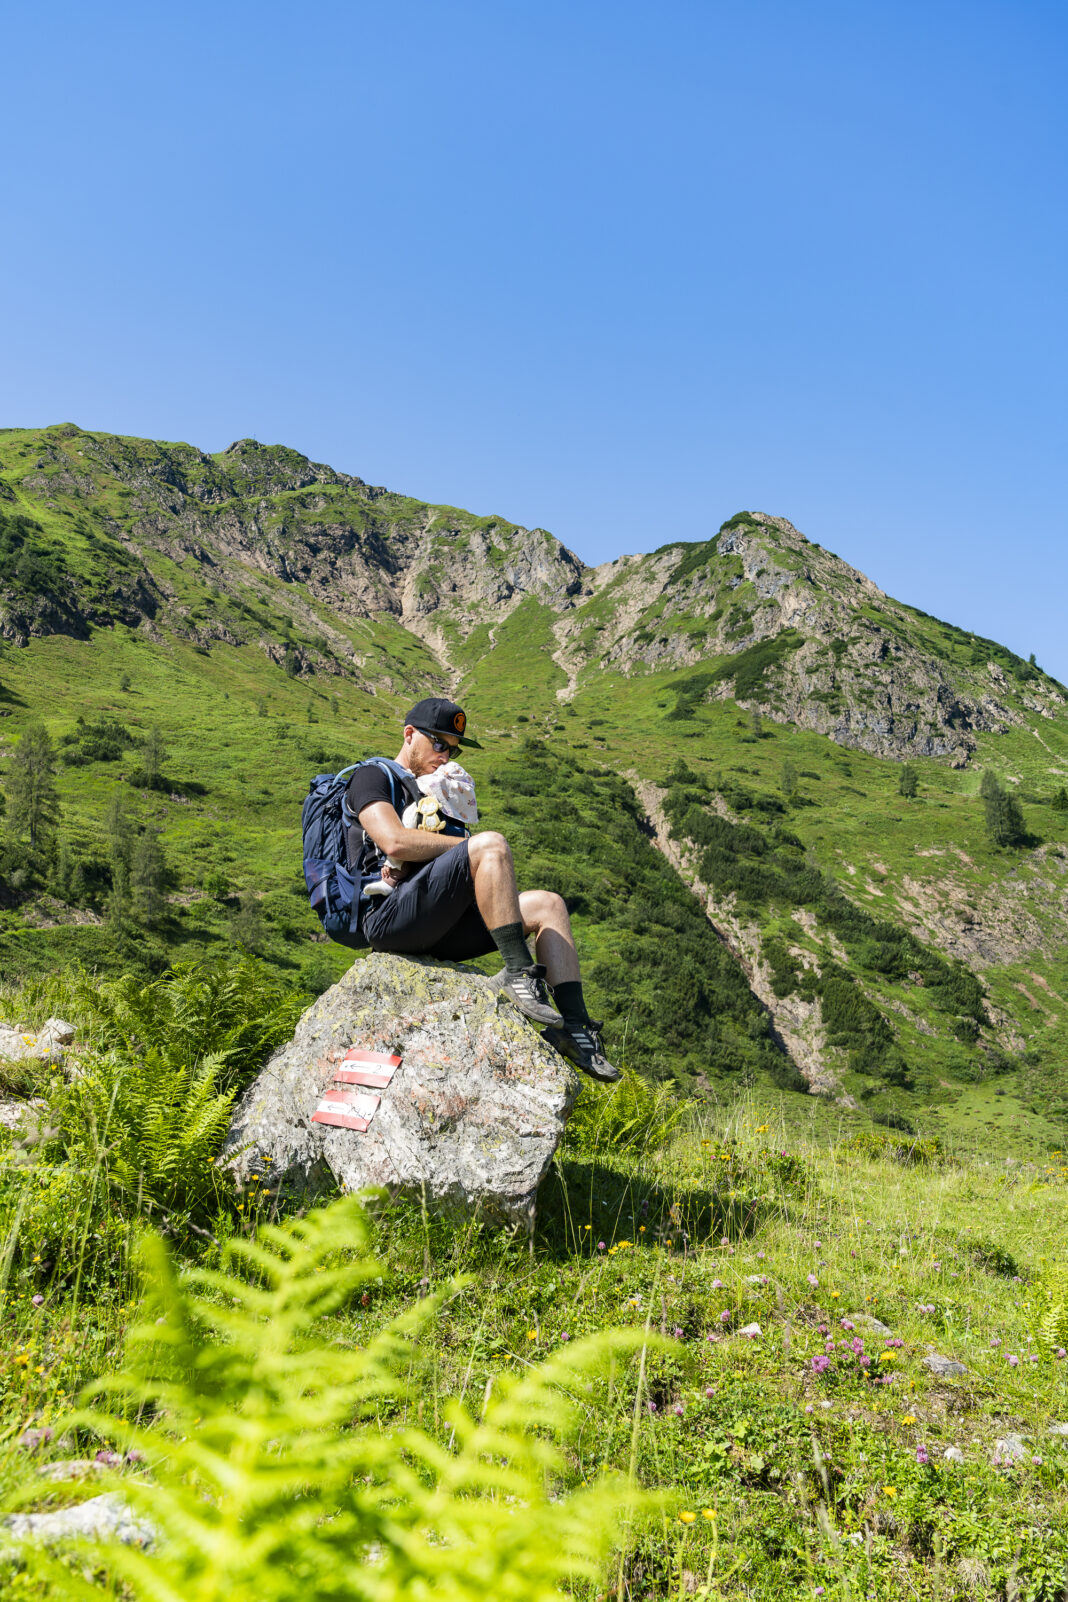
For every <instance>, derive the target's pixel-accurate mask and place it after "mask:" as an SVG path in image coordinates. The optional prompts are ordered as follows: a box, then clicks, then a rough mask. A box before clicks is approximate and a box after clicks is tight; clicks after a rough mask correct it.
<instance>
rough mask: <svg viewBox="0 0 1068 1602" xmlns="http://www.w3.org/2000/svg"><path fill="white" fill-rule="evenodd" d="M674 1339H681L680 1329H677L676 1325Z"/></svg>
mask: <svg viewBox="0 0 1068 1602" xmlns="http://www.w3.org/2000/svg"><path fill="white" fill-rule="evenodd" d="M675 1339H676V1340H677V1341H681V1340H682V1330H681V1329H679V1328H678V1326H677V1325H676V1328H675Z"/></svg>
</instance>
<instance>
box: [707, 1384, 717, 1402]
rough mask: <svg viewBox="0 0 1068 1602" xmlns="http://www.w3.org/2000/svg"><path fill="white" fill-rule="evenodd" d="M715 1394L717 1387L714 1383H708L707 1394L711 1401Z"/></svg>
mask: <svg viewBox="0 0 1068 1602" xmlns="http://www.w3.org/2000/svg"><path fill="white" fill-rule="evenodd" d="M715 1394H716V1387H715V1386H714V1385H706V1386H705V1395H706V1396H707V1397H708V1399H709V1401H711V1400H712V1398H713V1396H715Z"/></svg>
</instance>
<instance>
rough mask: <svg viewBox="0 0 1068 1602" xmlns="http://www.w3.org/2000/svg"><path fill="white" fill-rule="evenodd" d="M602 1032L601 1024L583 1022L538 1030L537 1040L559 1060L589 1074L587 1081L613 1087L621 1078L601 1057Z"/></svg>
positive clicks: (617, 1070)
mask: <svg viewBox="0 0 1068 1602" xmlns="http://www.w3.org/2000/svg"><path fill="white" fill-rule="evenodd" d="M603 1028H604V1025H603V1024H599V1023H594V1022H593V1020H592V1019H587V1021H586V1022H585V1023H584V1024H570V1025H568V1024H559V1025H556V1026H553V1025H550V1027H549V1028H548V1029H543V1030H542V1032H541V1038H542V1039H543V1040H545V1041H548V1043H549V1045H550V1046H552V1047H553V1049H554V1050H555V1051H558V1052H559V1053H560V1055H561V1057H566V1058H567V1060H568V1062H571V1063H574V1065H575V1067H576V1068H579V1069H581V1071H582V1072H583V1073H584V1074H589V1076H590V1078H591V1079H599V1080H600V1082H601V1084H602V1085H614V1084H615V1082H616V1080H617V1079H622V1078H623V1074H622V1072H621V1070H620V1069H618V1068H616V1067H614V1066H613V1064H612V1063H610V1062H609V1061H608V1058H607V1057H606V1056H605V1054H604V1047H603V1046H602V1045H601V1030H602V1029H603Z"/></svg>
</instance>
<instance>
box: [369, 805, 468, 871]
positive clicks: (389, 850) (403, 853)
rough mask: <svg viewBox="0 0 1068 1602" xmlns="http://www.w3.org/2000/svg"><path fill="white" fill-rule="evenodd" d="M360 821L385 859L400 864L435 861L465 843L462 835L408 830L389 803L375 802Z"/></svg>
mask: <svg viewBox="0 0 1068 1602" xmlns="http://www.w3.org/2000/svg"><path fill="white" fill-rule="evenodd" d="M359 821H360V828H361V829H362V830H363V831H364V833H365V834H368V835H370V837H371V839H372V840H373V841H374V843H375V845H376V846H377V847H378V849H379V851H381V852H382V854H383V856H387V857H394V858H395V859H396V860H397V861H398V862H432V861H433V859H434V858H435V857H440V856H441V855H442V854H443V852H445V851H451V850H452V848H453V846H455V845H459V844H460V843H461V841H462V840H463V836H462V835H459V834H430V833H429V832H428V831H427V830H426V829H406V828H405V827H404V825H403V823H402V822H401V820H400V818H398V816H397V814H396V812H395V811H394V809H393V807H391V806H390V804H389V802H388V801H372V802H371V805H370V806H367V807H364V809H363V811H362V812H361V813H360V820H359ZM383 878H385V874H383Z"/></svg>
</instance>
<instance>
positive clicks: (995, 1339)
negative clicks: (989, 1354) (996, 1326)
mask: <svg viewBox="0 0 1068 1602" xmlns="http://www.w3.org/2000/svg"><path fill="white" fill-rule="evenodd" d="M990 1344H991V1346H1000V1345H1001V1336H1000V1335H995V1336H994V1337H993V1339H992V1340H991V1342H990Z"/></svg>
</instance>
